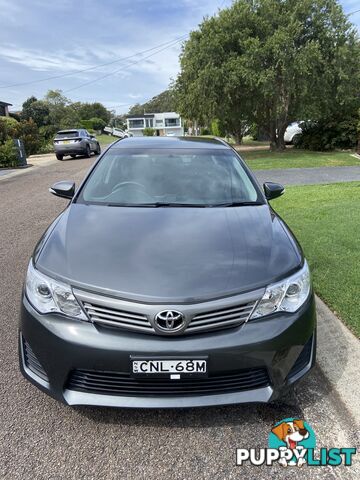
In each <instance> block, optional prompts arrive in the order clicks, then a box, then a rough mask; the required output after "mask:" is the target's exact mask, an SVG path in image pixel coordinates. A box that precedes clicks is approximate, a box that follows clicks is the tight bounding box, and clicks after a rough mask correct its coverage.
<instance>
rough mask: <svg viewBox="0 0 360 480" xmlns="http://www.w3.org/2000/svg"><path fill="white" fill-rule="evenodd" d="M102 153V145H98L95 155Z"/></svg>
mask: <svg viewBox="0 0 360 480" xmlns="http://www.w3.org/2000/svg"><path fill="white" fill-rule="evenodd" d="M100 153H101V147H100V143H98V144H97V147H96V150H95V155H100Z"/></svg>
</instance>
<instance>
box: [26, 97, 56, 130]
mask: <svg viewBox="0 0 360 480" xmlns="http://www.w3.org/2000/svg"><path fill="white" fill-rule="evenodd" d="M49 113H50V111H49V107H48V105H47V103H46V102H44V101H42V100H37V99H36V97H30V98H28V99H27V100H26V101H25V102H24V103H23V106H22V112H21V119H22V120H30V118H32V119H33V120H34V122H35V123H36V125H37V126H38V127H42V126H44V125H47V123H48V121H49Z"/></svg>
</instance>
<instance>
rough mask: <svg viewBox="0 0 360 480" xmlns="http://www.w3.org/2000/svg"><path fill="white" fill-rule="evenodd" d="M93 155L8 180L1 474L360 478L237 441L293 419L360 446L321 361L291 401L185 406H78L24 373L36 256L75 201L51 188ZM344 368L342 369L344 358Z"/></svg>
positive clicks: (2, 278)
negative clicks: (21, 341) (283, 460)
mask: <svg viewBox="0 0 360 480" xmlns="http://www.w3.org/2000/svg"><path fill="white" fill-rule="evenodd" d="M92 161H93V159H76V160H71V161H65V162H57V163H53V164H51V165H48V166H44V167H41V168H39V169H36V170H35V169H34V170H32V169H29V170H28V171H26V172H24V173H23V174H21V175H18V176H16V177H13V178H9V179H3V180H1V182H0V478H1V479H11V480H15V479H30V478H31V479H56V480H58V479H66V480H68V479H83V478H84V479H120V478H127V479H130V478H131V479H140V478H147V479H167V478H172V479H192V478H196V479H207V478H209V479H230V478H246V479H253V478H258V479H268V478H275V477H276V478H279V479H288V478H291V476H292V475H294V476H295V475H296V477H297V478H304V479H305V478H306V479H312V478H325V479H335V478H336V479H339V478H340V479H342V478H344V479H345V478H346V479H347V478H354V479H355V478H360V472H359V469H358V466H359V465H358V464H357V465H355V466H353V467H347V468H345V467H344V468H343V467H336V468H333V469H331V468H330V467H303V468H302V469H296V471H295V470H291V473H290V471H289V468H291V467H288V468H283V467H280V466H273V467H266V466H263V467H249V466H243V467H236V466H235V449H236V448H237V447H242V448H245V447H266V446H267V438H268V434H269V432H270V430H271V428H272V426H273V424H274V423H275V422H276V421H279V420H281V419H282V418H285V417H293V416H297V417H300V418H303V419H305V420H306V421H307V422H309V424H310V425H311V426H312V427H313V429H314V431H315V433H316V435H317V444H318V446H319V447H328V448H330V447H353V446H356V445H358V443H359V442H358V440H359V439H358V437H357V433H358V432H357V430H356V427H355V423H354V419H353V418H352V417H351V415H350V413H349V412H348V411H347V410H346V407H345V405H344V404H343V403H342V402H341V399H340V398H339V396H338V394H337V392H336V390H334V389H333V387H332V386H331V384H330V383H329V382H328V381H327V379H326V377H325V376H324V374H323V373H322V371H321V370H320V368H319V367H317V368H316V369H315V370H314V371H313V373H311V374H310V375H309V376H308V377H307V378H306V380H304V382H303V383H302V384H301V385H300V386H299V387H298V389H297V391H296V393H295V394H294V395H293V396H292V397H290V398H288V399H287V401H286V403H282V404H273V405H240V406H231V407H218V408H205V409H191V410H182V411H179V410H166V411H160V410H155V411H153V410H141V411H140V410H116V409H93V408H76V409H74V408H70V407H66V406H64V405H62V404H59V403H57V402H56V401H54V400H53V399H51V398H49V397H47V396H46V395H45V394H43V393H42V392H40V391H38V390H37V389H36V388H35V387H34V386H32V385H31V384H29V383H28V382H27V381H25V380H24V379H23V378H22V376H21V375H20V373H19V369H18V359H17V322H18V313H19V302H20V294H21V288H22V283H23V280H24V274H25V270H26V266H27V262H28V259H29V257H30V255H31V253H32V250H33V247H34V245H35V243H36V241H37V240H38V238H39V237H40V235H41V234H42V232H43V231H44V230H45V228H46V227H47V225H48V224H49V223H50V221H51V220H52V219H53V218H54V217H55V216H56V215H57V213H59V212H60V211H61V210H62V209H63V208H64V207H65V205H66V201H64V200H62V199H59V198H56V197H53V196H51V195H50V194H49V193H48V187H49V186H50V185H51V184H52V183H53V182H55V181H57V180H64V179H74V180H76V181H77V182H79V181H80V180H81V178H82V177H83V176H84V174H85V172H86V171H87V169H88V168H89V166H90V165H91V163H92ZM339 335H341V334H340V333H339ZM339 340H340V339H339ZM338 369H339V376H341V371H342V365H341V361H340V363H339V365H338Z"/></svg>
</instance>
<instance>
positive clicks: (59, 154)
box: [56, 153, 64, 160]
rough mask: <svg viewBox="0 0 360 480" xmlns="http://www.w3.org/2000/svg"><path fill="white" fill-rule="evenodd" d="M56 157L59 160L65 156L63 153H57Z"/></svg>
mask: <svg viewBox="0 0 360 480" xmlns="http://www.w3.org/2000/svg"><path fill="white" fill-rule="evenodd" d="M56 158H57V159H58V160H62V159H63V158H64V155H61V153H57V154H56Z"/></svg>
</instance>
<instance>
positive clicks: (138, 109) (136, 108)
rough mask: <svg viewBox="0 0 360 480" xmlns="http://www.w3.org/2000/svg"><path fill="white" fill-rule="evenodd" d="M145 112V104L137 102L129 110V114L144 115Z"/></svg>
mask: <svg viewBox="0 0 360 480" xmlns="http://www.w3.org/2000/svg"><path fill="white" fill-rule="evenodd" d="M143 114H144V105H141V104H140V103H135V105H133V106H132V107H131V108H130V110H129V115H143Z"/></svg>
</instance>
